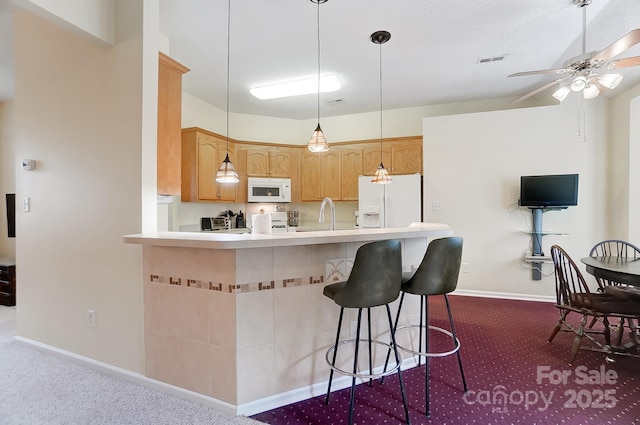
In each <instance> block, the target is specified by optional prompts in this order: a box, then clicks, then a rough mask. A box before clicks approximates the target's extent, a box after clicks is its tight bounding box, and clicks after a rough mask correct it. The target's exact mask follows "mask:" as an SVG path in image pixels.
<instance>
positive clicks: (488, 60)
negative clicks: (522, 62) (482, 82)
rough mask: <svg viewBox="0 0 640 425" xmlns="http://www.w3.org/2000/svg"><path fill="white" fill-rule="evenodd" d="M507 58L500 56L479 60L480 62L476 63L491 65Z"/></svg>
mask: <svg viewBox="0 0 640 425" xmlns="http://www.w3.org/2000/svg"><path fill="white" fill-rule="evenodd" d="M506 57H507V55H499V56H493V57H490V58H478V61H477V62H476V63H479V64H480V63H489V62H500V61H501V60H504V59H505V58H506Z"/></svg>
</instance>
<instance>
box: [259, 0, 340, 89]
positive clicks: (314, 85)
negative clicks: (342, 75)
mask: <svg viewBox="0 0 640 425" xmlns="http://www.w3.org/2000/svg"><path fill="white" fill-rule="evenodd" d="M311 1H313V2H315V1H314V0H311ZM340 87H341V86H340V81H338V77H336V76H335V75H323V76H322V77H320V93H329V92H332V91H337V90H340ZM317 92H318V79H317V77H311V78H305V79H302V80H295V81H286V82H282V83H277V84H270V85H268V86H262V87H254V88H252V89H250V90H249V93H251V94H252V95H253V96H254V97H256V98H258V99H260V100H269V99H279V98H281V97H292V96H300V95H303V94H312V93H317Z"/></svg>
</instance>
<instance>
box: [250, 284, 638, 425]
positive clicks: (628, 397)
mask: <svg viewBox="0 0 640 425" xmlns="http://www.w3.org/2000/svg"><path fill="white" fill-rule="evenodd" d="M450 302H451V308H452V310H453V314H454V321H455V324H456V330H457V332H458V336H459V338H460V340H461V342H462V348H461V353H462V360H463V363H464V369H465V375H466V378H467V384H468V387H469V392H468V393H467V394H466V395H465V394H463V392H462V383H461V380H460V372H459V369H458V365H457V361H456V358H455V356H449V357H445V358H434V359H432V360H431V361H430V372H431V373H430V376H431V390H430V396H431V417H430V418H426V417H425V416H424V411H425V410H424V409H425V407H424V398H425V394H424V365H423V366H422V367H416V368H413V369H409V370H406V371H404V372H403V378H404V382H405V388H406V390H407V395H408V402H409V413H410V416H411V422H412V423H413V424H465V425H466V424H483V425H486V424H585V425H586V424H593V425H602V424H633V425H635V424H639V425H640V397H639V395H640V388H639V387H640V359H637V358H632V357H616V358H615V359H616V361H615V363H607V362H606V361H605V357H604V355H603V354H602V353H598V352H592V351H586V350H580V352H579V353H578V356H577V358H576V361H575V363H574V365H573V366H569V365H568V359H569V352H570V349H571V343H572V341H573V334H571V333H566V332H561V333H560V334H558V336H556V338H555V339H554V341H553V342H552V343H551V344H549V343H547V338H548V337H549V335H550V334H551V331H552V329H553V327H554V326H555V324H556V322H557V320H558V317H559V315H558V311H557V309H556V308H555V307H553V305H552V304H550V303H542V302H530V301H513V300H502V299H493V298H476V297H462V296H451V297H450ZM429 309H430V316H431V324H436V325H439V326H442V327H445V328H447V326H446V325H445V323H447V322H446V310H445V309H444V299H443V298H442V297H430V300H429ZM576 319H577V316H576ZM576 319H574V321H576V323H577V320H576ZM336 320H337V319H336ZM597 326H598V325H596V327H597ZM598 338H601V336H598ZM626 338H627V337H625V340H626ZM589 344H590V343H589V342H588V341H587V340H586V338H585V339H583V345H589ZM327 376H328V370H327ZM563 376H564V378H563ZM538 378H541V380H540V382H539V380H538ZM556 378H557V379H556ZM348 409H349V389H348V388H347V389H343V390H340V391H337V392H334V393H332V395H331V402H330V404H329V405H328V406H327V405H325V404H324V398H323V397H316V398H313V399H309V400H305V401H302V402H299V403H295V404H292V405H289V406H284V407H281V408H278V409H274V410H270V411H268V412H263V413H260V414H257V415H255V416H253V418H254V419H256V420H259V421H262V422H266V423H268V424H272V425H285V424H309V425H310V424H317V425H320V424H323V425H324V424H342V423H345V424H346V423H348ZM403 422H404V411H403V408H402V401H401V398H400V393H399V386H398V382H397V376H395V375H394V376H391V377H389V378H387V379H386V380H385V382H384V385H379V384H378V383H374V385H373V387H369V386H368V385H358V386H357V387H356V408H355V423H357V424H367V425H371V424H398V423H403Z"/></svg>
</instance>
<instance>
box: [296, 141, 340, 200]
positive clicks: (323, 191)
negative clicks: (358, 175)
mask: <svg viewBox="0 0 640 425" xmlns="http://www.w3.org/2000/svg"><path fill="white" fill-rule="evenodd" d="M341 171H342V170H341V168H340V151H338V150H333V151H331V150H330V151H328V152H323V153H317V152H310V151H306V150H305V151H303V153H302V155H301V158H300V200H301V201H303V202H309V201H321V200H322V199H324V198H325V197H329V198H331V199H332V200H334V201H339V200H341V199H342V195H341V174H342V173H341Z"/></svg>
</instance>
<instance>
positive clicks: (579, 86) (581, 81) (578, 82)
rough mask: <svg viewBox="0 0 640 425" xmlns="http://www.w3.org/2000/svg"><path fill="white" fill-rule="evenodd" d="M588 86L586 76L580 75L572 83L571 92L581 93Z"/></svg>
mask: <svg viewBox="0 0 640 425" xmlns="http://www.w3.org/2000/svg"><path fill="white" fill-rule="evenodd" d="M586 86H587V79H586V78H585V76H584V75H578V76H577V77H576V78H574V80H573V81H572V82H571V91H573V92H579V91H582V90H584V88H585V87H586Z"/></svg>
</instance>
